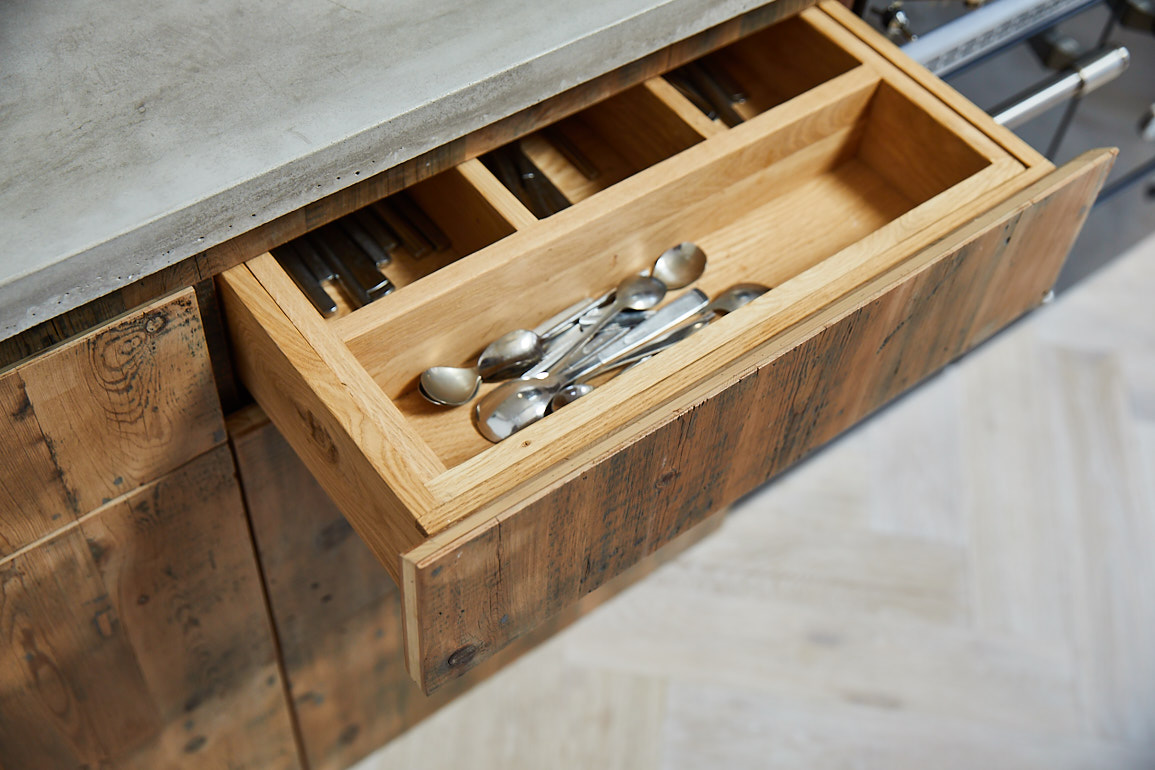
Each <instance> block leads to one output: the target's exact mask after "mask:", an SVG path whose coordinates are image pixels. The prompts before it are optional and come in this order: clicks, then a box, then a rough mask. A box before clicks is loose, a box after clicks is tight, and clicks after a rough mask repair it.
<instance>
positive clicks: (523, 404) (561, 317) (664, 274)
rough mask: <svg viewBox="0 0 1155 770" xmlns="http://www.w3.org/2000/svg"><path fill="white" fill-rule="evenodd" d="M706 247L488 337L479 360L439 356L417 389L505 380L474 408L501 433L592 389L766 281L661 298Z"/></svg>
mask: <svg viewBox="0 0 1155 770" xmlns="http://www.w3.org/2000/svg"><path fill="white" fill-rule="evenodd" d="M705 267H706V257H705V254H704V253H703V252H702V250H701V249H699V248H698V247H697V246H696V245H694V244H692V243H682V244H679V245H677V246H674V247H673V248H671V249H668V250H667V251H665V252H664V253H663V254H662V255H661V256H660V257H659V258H658V259H657V260H656V261H655V263H654V266H653V268H652V269H651V270H649V271H646V272H645V273H642V274H641V275H632V276H628V277H626V278H625V279H624V280H622V281H621V283H619V284H618V286H617V287H616V288H615V289H613V290H611V291H609V292H606V293H605V294H603V295H602V296H600V297H597V298H586V299H583V300H581V301H579V302H577V303H575V304H574V305H573V306H571V307H569V308H566V309H565V310H563V311H562V312H560V313H558V314H557V315H555V316H554V317H552V318H550V319H548V320H547V321H545V322H543V323H542V324H540V325H539V326H538V327H536V328H535V329H532V330H527V329H518V330H515V331H512V332H509V333H507V334H504V335H502V336H501V337H499V338H497V339H496V340H494V341H493V342H491V343H490V344H489V345H487V346H486V347H485V349H484V350H483V351H482V353H481V355H480V356H479V357H478V359H477V362H476V364H474V365H467V366H434V367H431V368H429V369H426V370H425V371H424V372H422V373H421V377H420V378H419V390H420V392H421V394H422V395H423V396H424V397H425V398H426V399H427V400H428V401H430V402H432V403H434V404H438V405H441V406H462V405H465V404H467V403H469V402H470V401H472V400H473V399H474V398H475V397H476V395H477V393H478V391H479V389H480V386H481V383H482V382H483V381H485V382H497V381H504V382H503V384H501V385H499V386H498V387H497V388H494V389H493V390H491V391H490V392H489V393H487V394H486V395H485V396H484V397H482V398H481V399H480V400H479V401H478V403H477V404H476V406H475V407H474V410H473V413H474V417H475V421H476V426H477V429H478V431H480V433H481V434H482V435H483V436H484V437H485V438H487V439H489V440H490V441H494V442H497V441H501V440H502V439H505V438H508V437H509V436H510V435H512V434H513V433H516V432H517V431H519V430H521V429H522V428H525V427H527V426H528V425H530V424H532V423H534V422H536V421H537V420H539V419H541V418H542V417H544V416H545V415H546V414H549V413H551V412H554V411H557V410H558V409H560V408H562V407H564V406H565V405H567V404H569V403H572V402H573V401H575V400H577V399H578V398H581V397H582V396H584V395H586V394H588V393H589V392H591V391H592V390H593V388H594V381H596V380H600V379H601V378H603V377H604V376H605V375H608V374H611V373H616V372H618V371H621V370H623V369H624V368H627V367H629V366H632V365H634V364H637V363H640V362H641V361H644V360H646V359H648V358H650V357H651V356H654V355H657V354H658V353H660V352H662V351H663V350H666V349H667V348H669V347H671V346H673V345H674V344H676V343H677V342H680V341H681V340H683V339H685V338H686V337H689V336H690V335H691V334H694V333H696V332H697V331H699V330H700V329H702V328H704V327H705V326H706V325H707V324H708V323H710V322H711V321H712V320H714V319H715V318H716V317H718V316H720V315H722V314H725V313H728V312H732V311H733V310H736V309H737V308H738V307H740V306H742V305H744V304H746V303H747V302H749V301H751V300H753V299H754V298H756V297H758V296H760V295H761V294H763V293H764V292H766V291H767V288H766V287H765V286H760V285H758V284H739V285H737V286H734V287H731V288H730V289H728V290H727V291H725V292H723V293H721V294H719V295H718V296H717V297H716V298H715V300H714V301H713V302H710V301H709V298H708V297H707V296H706V294H705V293H703V292H702V291H700V290H698V289H688V290H687V291H686V292H684V293H682V294H681V295H679V296H677V297H675V298H673V299H672V300H670V301H669V302H667V303H666V304H665V305H662V306H661V307H658V306H659V305H661V303H662V300H663V299H665V297H666V294H667V290H668V289H681V288H684V287H687V286H689V285H690V284H692V283H693V282H695V281H696V280H697V279H698V278H699V277H700V276H701V275H702V273H703V271H704V270H705Z"/></svg>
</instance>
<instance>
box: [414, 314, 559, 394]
mask: <svg viewBox="0 0 1155 770" xmlns="http://www.w3.org/2000/svg"><path fill="white" fill-rule="evenodd" d="M542 353H543V348H542V342H541V337H540V336H538V334H537V332H533V331H530V330H528V329H515V330H514V331H511V332H509V333H508V334H503V335H501V336H500V337H498V338H497V339H495V340H494V341H493V342H491V343H489V344H488V345H487V346H486V347H485V350H483V351H481V355H480V356H478V358H477V365H476V366H433V367H430V368H429V369H426V370H425V371H423V372H422V373H421V378H420V380H419V381H418V389H419V390H420V391H421V395H423V396H425V398H426V399H428V400H429V401H432V402H433V403H435V404H440V405H442V406H461V405H462V404H468V403H469V402H470V401H471V400H472V399H473V397H474V396H475V395H477V389H478V388H480V387H481V381H482V380H492V379H500V378H502V377H507V378H508V377H516V376H518V375H519V374H522V373H523V372H525V371H526V370H528V369H529V368H530V367H532V366H533V365H534V364H536V363H537V362H538V361H540V360H541V356H542Z"/></svg>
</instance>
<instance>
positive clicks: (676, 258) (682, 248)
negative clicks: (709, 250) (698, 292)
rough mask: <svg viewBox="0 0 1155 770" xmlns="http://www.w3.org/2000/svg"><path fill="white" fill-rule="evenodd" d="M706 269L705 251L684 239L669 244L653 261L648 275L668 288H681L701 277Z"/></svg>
mask: <svg viewBox="0 0 1155 770" xmlns="http://www.w3.org/2000/svg"><path fill="white" fill-rule="evenodd" d="M705 270H706V253H705V252H704V251H702V250H701V249H700V248H699V247H698V245H697V244H694V243H690V242H689V241H686V242H684V243H679V244H678V245H677V246H671V247H670V248H668V249H666V250H665V251H664V252H662V255H661V256H659V257H658V259H657V260H656V261H655V262H654V267H653V269H652V270H650V275H652V276H653V277H654V278H657V279H658V280H659V281H661V282H662V283H664V284H665V285H666V288H669V289H681V288H682V287H684V286H689V285H690V284H692V283H693V282H694V281H696V280H698V279H699V278H701V277H702V273H703V272H705Z"/></svg>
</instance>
